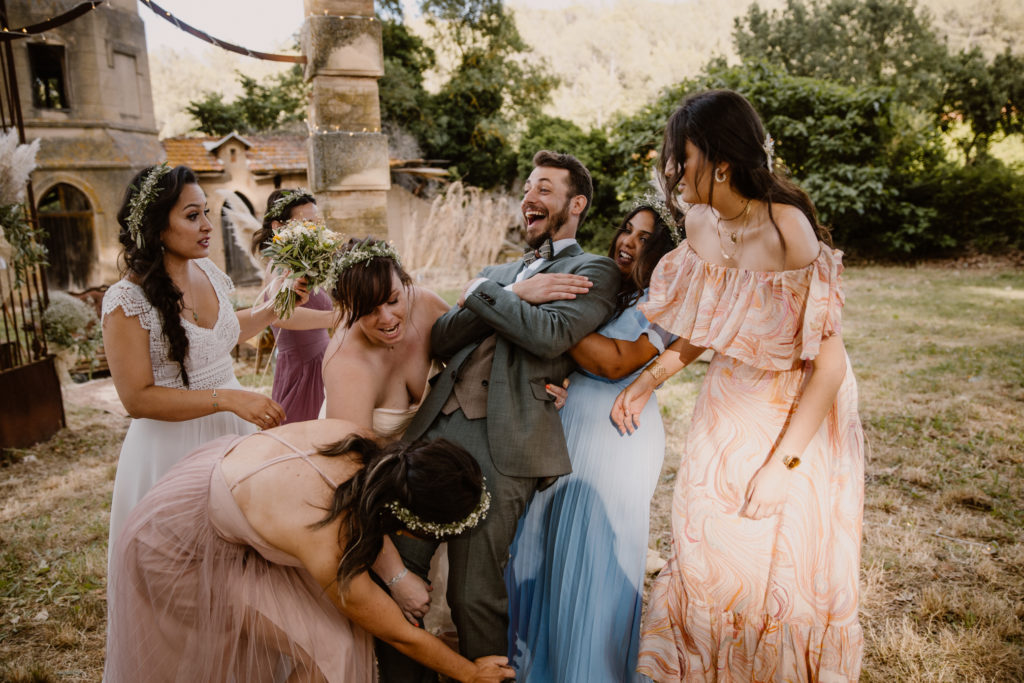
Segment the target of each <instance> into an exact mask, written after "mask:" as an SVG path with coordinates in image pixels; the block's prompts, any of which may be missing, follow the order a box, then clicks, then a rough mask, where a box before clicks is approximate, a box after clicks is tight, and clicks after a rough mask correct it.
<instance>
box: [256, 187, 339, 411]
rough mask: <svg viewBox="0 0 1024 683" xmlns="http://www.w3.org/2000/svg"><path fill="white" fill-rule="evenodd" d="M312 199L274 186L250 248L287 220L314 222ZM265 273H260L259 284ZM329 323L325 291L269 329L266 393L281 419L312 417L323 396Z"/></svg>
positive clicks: (258, 245) (331, 317) (329, 308)
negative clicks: (273, 351) (271, 349)
mask: <svg viewBox="0 0 1024 683" xmlns="http://www.w3.org/2000/svg"><path fill="white" fill-rule="evenodd" d="M316 218H317V211H316V199H315V198H314V197H313V195H311V194H309V193H308V192H306V191H305V190H299V189H296V190H287V189H281V190H274V191H273V192H271V193H270V196H269V197H267V210H266V211H265V212H264V214H263V227H262V228H261V229H260V230H258V231H257V232H256V234H255V235H253V238H252V252H253V254H255V255H257V256H259V253H260V251H261V250H262V249H263V248H264V247H266V246H267V244H269V243H270V240H271V239H272V238H273V237H274V231H275V230H278V229H280V228H281V227H282V226H283V225H284V224H285V223H286V222H288V221H289V220H309V221H312V220H316ZM269 278H270V273H269V272H268V273H267V275H266V276H265V277H264V284H266V281H267V280H268V279H269ZM333 325H334V307H333V305H332V303H331V297H330V295H329V294H327V293H326V292H316V293H314V294H310V296H309V300H308V301H306V303H304V304H303V305H302V306H298V307H296V308H295V310H294V311H293V312H292V315H291V316H290V317H289V318H287V319H286V320H278V321H277V322H275V323H274V324H273V325H272V326H271V329H272V330H273V332H274V339H275V343H276V344H277V361H276V362H275V364H274V386H273V388H272V389H271V393H270V397H271V398H273V399H274V400H275V401H277V402H278V403H280V404H281V407H282V408H284V412H285V414H286V415H287V417H286V418H285V421H284V423H285V424H287V423H289V422H304V421H305V420H315V419H316V418H317V415H318V414H319V412H320V404H321V403H322V402H323V397H324V380H323V375H322V374H321V372H320V366H321V364H322V363H323V359H324V351H325V350H326V349H327V343H328V342H329V341H330V336H329V335H328V334H327V328H329V327H332V326H333Z"/></svg>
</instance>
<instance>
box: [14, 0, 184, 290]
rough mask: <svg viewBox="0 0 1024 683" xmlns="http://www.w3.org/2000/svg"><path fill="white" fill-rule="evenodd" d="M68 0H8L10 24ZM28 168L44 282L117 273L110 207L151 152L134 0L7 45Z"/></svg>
mask: <svg viewBox="0 0 1024 683" xmlns="http://www.w3.org/2000/svg"><path fill="white" fill-rule="evenodd" d="M75 4H76V2H75V0H7V2H6V5H7V15H8V17H7V18H8V23H9V25H10V26H15V27H16V26H25V25H31V24H34V23H37V22H42V21H46V20H47V19H49V18H50V17H52V16H55V15H57V14H60V13H61V12H64V11H66V10H68V9H70V8H71V7H72V6H74V5H75ZM12 48H13V51H14V63H15V70H16V74H17V83H18V95H19V99H20V100H21V109H22V114H23V117H24V122H25V135H26V137H28V138H29V139H30V140H31V139H35V138H39V139H40V140H41V145H40V148H39V154H38V156H37V157H36V160H37V164H38V165H37V170H36V171H35V172H34V173H33V174H32V185H33V189H34V192H35V200H36V205H37V208H38V209H39V218H40V223H41V224H42V226H43V228H45V229H46V231H47V233H48V234H49V238H48V240H47V247H48V248H49V252H50V267H49V269H48V271H47V272H48V280H49V284H50V286H51V287H53V288H57V289H83V288H85V287H88V286H92V285H97V284H100V283H104V282H108V283H109V282H112V281H113V280H115V279H116V277H117V270H116V260H117V253H118V250H119V244H118V241H117V234H118V231H119V226H118V224H117V218H116V216H117V210H118V208H119V207H120V205H121V199H122V196H123V193H124V188H125V187H126V186H127V184H128V182H129V181H130V180H131V178H132V176H133V175H134V174H135V173H137V172H138V171H139V170H140V169H141V168H143V167H145V166H147V165H149V164H153V163H156V162H159V161H160V160H161V159H162V158H163V156H164V153H163V150H162V148H161V147H160V142H159V140H158V139H157V130H156V122H155V120H154V118H153V97H152V93H151V92H150V81H149V61H148V57H147V53H146V36H145V32H144V29H143V24H142V19H141V18H139V15H138V11H137V9H136V3H135V0H108V1H107V2H106V3H104V4H103V5H101V6H99V7H98V8H96V9H95V10H93V11H91V12H88V13H86V14H85V15H84V16H81V17H79V18H77V19H75V20H73V21H71V22H69V23H67V24H65V25H63V26H60V27H58V28H56V29H52V30H49V31H46V32H45V33H43V34H40V35H34V36H31V37H28V38H26V39H23V40H19V41H15V42H14V43H13V45H12Z"/></svg>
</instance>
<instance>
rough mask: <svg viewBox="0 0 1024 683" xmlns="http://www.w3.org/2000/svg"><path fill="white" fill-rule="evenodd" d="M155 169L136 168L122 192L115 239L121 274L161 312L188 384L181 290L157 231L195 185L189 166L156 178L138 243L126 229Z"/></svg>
mask: <svg viewBox="0 0 1024 683" xmlns="http://www.w3.org/2000/svg"><path fill="white" fill-rule="evenodd" d="M155 168H157V167H156V166H150V167H148V168H144V169H142V170H141V171H139V172H138V173H137V174H136V175H135V177H134V178H132V181H131V182H130V183H128V188H127V189H126V190H125V193H124V200H123V201H122V202H121V209H120V210H119V211H118V212H117V222H118V223H119V224H120V225H121V232H120V233H119V234H118V236H117V238H118V241H120V242H121V246H122V248H123V252H122V258H123V259H124V269H123V271H122V273H121V275H122V277H123V276H124V275H126V274H128V273H130V274H131V275H132V276H133V277H134V279H135V281H136V282H137V283H138V285H139V286H140V287H142V291H143V293H144V294H145V295H146V300H147V301H148V302H149V303H150V305H152V306H153V308H154V309H156V311H157V312H158V313H159V314H160V320H161V327H162V329H163V335H164V337H166V338H167V343H168V346H169V347H170V355H171V360H172V361H174V362H175V363H177V364H178V369H179V372H180V373H181V381H182V383H183V384H184V385H185V386H186V387H187V386H188V371H187V370H185V358H186V357H187V356H188V335H186V334H185V328H184V327H183V326H182V324H181V311H182V307H183V306H184V297H183V294H182V291H181V290H180V289H178V287H177V285H175V284H174V281H173V280H171V276H170V275H169V274H168V273H167V269H166V268H165V267H164V252H163V244H162V243H161V241H160V234H161V233H162V232H163V231H164V230H166V229H167V226H168V225H169V222H170V213H171V209H173V208H174V205H175V204H177V203H178V197H180V196H181V192H182V190H184V189H185V186H186V185H191V184H198V183H199V180H198V179H197V178H196V174H195V173H193V171H192V169H191V168H189V167H188V166H175V167H174V168H172V169H171V170H170V171H168V172H167V173H164V174H163V175H161V176H160V178H159V180H157V182H156V185H155V187H154V189H155V192H156V194H155V195H154V196H153V197H152V198H151V199H149V201H148V202H147V203H146V206H145V210H144V211H143V213H142V221H141V225H140V231H141V236H142V239H141V244H139V243H138V242H136V240H135V238H134V237H133V236H132V233H131V230H130V229H129V228H128V214H129V213H130V212H131V209H132V202H133V200H134V199H135V197H136V195H138V193H139V189H140V188H141V186H142V183H143V181H144V180H145V179H146V176H147V175H149V173H151V172H152V171H153V169H155Z"/></svg>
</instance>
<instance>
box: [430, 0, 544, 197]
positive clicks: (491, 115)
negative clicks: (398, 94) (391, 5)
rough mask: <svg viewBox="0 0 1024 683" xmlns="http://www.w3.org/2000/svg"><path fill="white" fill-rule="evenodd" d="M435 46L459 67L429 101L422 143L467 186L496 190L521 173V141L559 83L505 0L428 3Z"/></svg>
mask: <svg viewBox="0 0 1024 683" xmlns="http://www.w3.org/2000/svg"><path fill="white" fill-rule="evenodd" d="M421 9H422V10H423V12H424V16H425V18H426V21H427V24H428V25H429V26H430V27H431V29H432V30H433V32H434V42H435V43H436V44H438V45H441V46H443V47H444V48H445V49H446V50H448V51H449V52H450V57H451V59H452V62H453V64H454V66H453V67H452V69H451V70H450V72H449V73H448V74H447V80H446V81H445V83H444V84H443V85H442V86H441V88H440V91H439V92H438V93H437V94H436V95H432V96H430V97H429V98H428V101H427V105H426V108H425V111H426V114H425V118H426V120H427V121H429V122H430V125H429V126H424V127H423V128H421V129H420V130H419V135H418V137H419V138H420V142H421V144H422V145H423V147H424V150H425V151H426V153H427V154H429V155H430V156H432V157H434V158H442V159H450V160H451V161H452V164H453V170H454V171H455V173H456V174H457V175H459V176H461V177H462V178H463V179H464V180H466V181H467V182H469V183H471V184H474V185H478V186H480V187H493V186H496V185H501V184H505V183H507V182H509V181H511V180H512V177H513V175H514V173H515V154H516V147H515V144H514V138H515V136H516V134H517V132H518V131H519V130H520V129H521V128H522V127H523V126H524V125H525V122H526V121H527V120H529V119H530V118H531V117H532V116H534V115H536V114H538V113H539V112H540V108H541V106H542V105H543V104H544V103H545V102H546V101H547V100H548V98H549V97H550V93H551V90H552V89H553V88H554V87H555V86H556V85H557V84H558V80H557V78H555V77H554V76H553V75H552V74H550V73H549V72H548V71H547V69H546V67H545V65H544V64H543V63H533V62H530V61H528V60H527V59H526V57H527V54H528V52H529V48H528V46H527V45H526V43H525V42H524V41H523V39H522V37H521V36H520V35H519V31H518V29H516V25H515V21H514V20H513V17H512V15H511V14H510V13H509V12H508V10H507V9H506V8H505V6H504V3H502V2H501V1H500V0H423V2H422V3H421Z"/></svg>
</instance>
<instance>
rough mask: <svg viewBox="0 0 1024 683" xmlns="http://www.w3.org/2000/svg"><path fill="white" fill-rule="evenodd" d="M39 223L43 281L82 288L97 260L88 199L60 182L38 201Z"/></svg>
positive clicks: (64, 287)
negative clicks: (44, 251) (43, 256)
mask: <svg viewBox="0 0 1024 683" xmlns="http://www.w3.org/2000/svg"><path fill="white" fill-rule="evenodd" d="M39 225H40V226H41V227H42V228H43V230H45V231H46V248H47V250H49V255H48V256H47V259H48V260H49V262H50V265H49V267H48V268H47V269H46V281H47V283H48V284H49V285H50V287H53V288H54V289H72V288H74V289H84V288H85V287H87V286H88V280H89V270H90V269H91V268H92V264H93V263H94V262H95V261H96V236H95V231H94V230H93V213H92V206H91V205H90V204H89V199H88V198H87V197H86V196H85V194H83V193H82V191H81V190H79V189H77V188H75V187H73V186H71V185H67V184H65V183H60V184H58V185H54V186H53V187H52V188H50V190H49V191H48V192H47V193H46V194H45V195H43V198H42V200H40V202H39Z"/></svg>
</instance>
